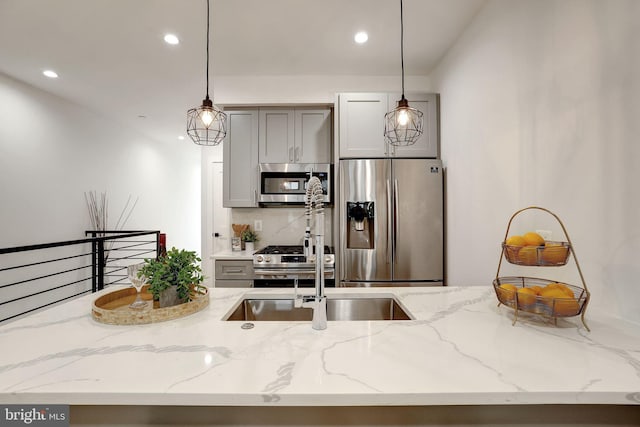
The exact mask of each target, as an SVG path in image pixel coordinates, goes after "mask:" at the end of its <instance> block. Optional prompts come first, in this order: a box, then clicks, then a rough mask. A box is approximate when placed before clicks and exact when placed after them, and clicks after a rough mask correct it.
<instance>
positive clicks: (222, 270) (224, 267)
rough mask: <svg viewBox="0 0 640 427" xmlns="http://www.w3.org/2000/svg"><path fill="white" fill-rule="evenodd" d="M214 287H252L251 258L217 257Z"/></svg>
mask: <svg viewBox="0 0 640 427" xmlns="http://www.w3.org/2000/svg"><path fill="white" fill-rule="evenodd" d="M215 265H216V267H215V283H214V287H216V288H252V287H253V260H250V259H247V260H244V259H243V260H230V259H217V260H216V262H215Z"/></svg>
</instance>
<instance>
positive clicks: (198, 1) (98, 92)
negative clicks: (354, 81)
mask: <svg viewBox="0 0 640 427" xmlns="http://www.w3.org/2000/svg"><path fill="white" fill-rule="evenodd" d="M484 2H485V0H404V28H405V30H404V63H405V73H406V75H413V76H428V75H429V74H430V72H431V70H432V69H433V67H434V66H435V65H436V64H437V63H438V61H439V60H440V59H441V58H442V57H443V55H444V54H445V52H446V51H447V49H448V48H449V47H450V46H451V45H452V44H453V43H454V42H455V40H456V39H457V37H458V36H459V35H460V34H461V32H462V31H463V30H464V29H465V28H466V26H467V25H468V24H469V22H470V21H471V20H472V19H473V17H474V16H475V14H476V13H477V12H478V10H479V9H480V8H481V7H482V6H483V4H484ZM358 30H366V31H367V32H368V33H369V41H368V42H367V43H366V44H365V45H356V44H355V43H354V42H353V35H354V34H355V32H356V31H358ZM167 32H171V33H174V34H176V35H177V36H178V37H179V38H180V44H179V45H176V46H171V45H168V44H166V43H164V41H163V36H164V34H165V33H167ZM210 42H211V47H210V56H211V61H210V66H211V71H210V80H211V81H212V88H211V89H213V82H215V81H216V79H220V80H224V77H223V76H247V78H250V76H279V75H280V76H281V75H301V76H305V75H307V76H318V75H323V76H332V75H335V76H361V75H366V76H390V75H399V74H400V51H399V48H400V2H398V1H397V0H212V2H211V37H210ZM205 49H206V1H204V0H55V1H52V0H0V73H4V74H6V75H8V76H10V77H12V78H14V79H17V80H20V81H23V82H25V83H27V84H30V85H33V86H35V87H37V88H39V89H42V90H44V91H47V92H49V93H52V94H55V95H57V96H60V97H62V98H65V99H67V100H69V101H71V102H74V103H76V104H79V105H81V106H83V107H86V108H88V109H90V110H93V111H94V112H97V113H99V114H102V115H105V116H107V117H108V118H110V119H113V120H116V121H117V122H119V123H122V124H125V125H128V126H132V127H134V128H136V129H138V130H139V131H141V132H143V133H144V134H146V135H147V136H149V137H151V138H154V139H158V140H164V141H167V140H171V141H172V142H173V141H175V140H176V138H177V136H178V135H179V134H183V135H184V134H185V130H184V128H185V126H186V110H187V109H188V108H191V107H194V106H197V105H198V104H199V103H200V102H201V100H202V98H204V94H205V92H206V91H205V75H206V73H205V66H206V60H205ZM48 68H49V69H53V70H55V71H56V72H57V73H58V74H59V78H57V79H48V78H46V77H44V76H43V75H42V71H43V70H45V69H48ZM216 86H217V84H216ZM210 92H212V93H213V91H212V90H210ZM213 95H214V101H215V94H213Z"/></svg>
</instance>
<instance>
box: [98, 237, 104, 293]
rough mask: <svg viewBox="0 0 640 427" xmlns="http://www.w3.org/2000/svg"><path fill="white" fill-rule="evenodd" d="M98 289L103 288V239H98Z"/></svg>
mask: <svg viewBox="0 0 640 427" xmlns="http://www.w3.org/2000/svg"><path fill="white" fill-rule="evenodd" d="M97 256H98V272H97V273H98V274H97V275H98V290H99V291H101V290H103V289H104V239H98V252H97Z"/></svg>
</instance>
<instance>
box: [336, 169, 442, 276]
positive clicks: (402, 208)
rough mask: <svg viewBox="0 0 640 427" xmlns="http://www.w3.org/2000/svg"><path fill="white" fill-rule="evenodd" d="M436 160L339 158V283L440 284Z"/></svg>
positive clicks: (439, 187) (439, 181)
mask: <svg viewBox="0 0 640 427" xmlns="http://www.w3.org/2000/svg"><path fill="white" fill-rule="evenodd" d="M442 192H443V182H442V162H441V161H440V160H436V159H358V160H340V211H339V216H340V229H339V230H340V235H339V237H340V252H339V260H340V264H339V271H340V272H339V274H340V286H441V285H443V284H444V254H443V252H444V238H443V236H444V221H443V194H442Z"/></svg>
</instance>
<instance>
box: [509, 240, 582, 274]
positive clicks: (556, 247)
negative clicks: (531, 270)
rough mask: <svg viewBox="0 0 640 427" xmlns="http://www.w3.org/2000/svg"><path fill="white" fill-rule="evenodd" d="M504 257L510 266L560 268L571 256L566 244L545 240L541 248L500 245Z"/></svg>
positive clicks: (568, 246)
mask: <svg viewBox="0 0 640 427" xmlns="http://www.w3.org/2000/svg"><path fill="white" fill-rule="evenodd" d="M502 251H503V253H504V257H505V259H506V260H507V261H509V262H510V263H511V264H517V265H527V266H538V267H560V266H563V265H566V264H567V261H568V260H569V255H570V254H571V246H570V245H569V243H568V242H553V241H549V240H546V241H545V242H544V245H543V246H515V245H508V244H506V243H504V242H503V243H502Z"/></svg>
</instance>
